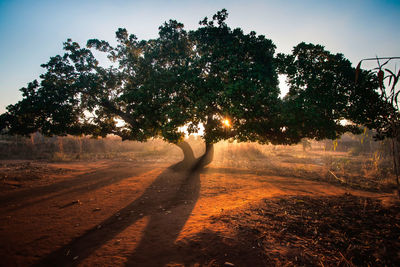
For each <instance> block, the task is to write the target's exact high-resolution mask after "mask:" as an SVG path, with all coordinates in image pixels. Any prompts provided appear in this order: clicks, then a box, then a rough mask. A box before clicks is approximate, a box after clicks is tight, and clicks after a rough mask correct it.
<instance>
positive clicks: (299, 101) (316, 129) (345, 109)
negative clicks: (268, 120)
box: [277, 43, 387, 140]
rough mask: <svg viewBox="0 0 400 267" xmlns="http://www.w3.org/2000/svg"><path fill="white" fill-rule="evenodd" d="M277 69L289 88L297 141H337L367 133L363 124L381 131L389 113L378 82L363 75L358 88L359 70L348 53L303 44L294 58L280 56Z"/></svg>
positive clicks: (289, 125) (291, 128)
mask: <svg viewBox="0 0 400 267" xmlns="http://www.w3.org/2000/svg"><path fill="white" fill-rule="evenodd" d="M277 64H278V71H279V73H280V74H284V75H286V76H287V82H288V84H289V92H288V94H287V95H286V96H285V98H284V100H283V102H284V103H283V105H284V107H285V110H284V112H283V114H284V117H285V119H284V120H285V123H286V125H285V127H286V134H287V135H288V136H289V137H290V138H291V139H298V138H315V139H317V140H321V139H324V138H329V139H336V138H339V137H340V136H341V135H342V134H343V133H345V132H352V133H361V130H360V127H359V126H360V125H365V126H368V127H369V128H377V127H379V125H380V119H381V118H382V117H384V116H386V114H387V106H386V105H385V103H384V102H382V100H381V99H380V97H379V94H378V92H377V89H378V80H377V79H376V77H375V76H374V75H371V74H370V73H369V72H368V71H363V70H361V71H360V72H359V82H358V83H355V82H354V75H355V68H353V67H352V66H351V63H350V61H348V60H347V59H346V58H345V57H344V56H343V55H342V54H331V53H330V52H329V51H327V50H325V49H324V47H323V46H321V45H314V44H306V43H300V44H298V45H297V46H295V47H294V49H293V52H292V54H290V55H284V54H278V55H277Z"/></svg>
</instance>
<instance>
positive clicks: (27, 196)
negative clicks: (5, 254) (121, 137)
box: [0, 167, 144, 212]
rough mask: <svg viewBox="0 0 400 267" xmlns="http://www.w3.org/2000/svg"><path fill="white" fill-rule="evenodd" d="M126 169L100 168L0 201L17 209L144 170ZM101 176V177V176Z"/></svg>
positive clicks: (82, 190) (4, 197)
mask: <svg viewBox="0 0 400 267" xmlns="http://www.w3.org/2000/svg"><path fill="white" fill-rule="evenodd" d="M125 169H126V168H124V169H123V170H122V169H121V168H115V169H111V170H110V169H108V167H103V168H99V169H97V170H95V171H92V172H90V173H84V174H81V175H78V176H76V177H74V178H72V179H68V180H64V181H61V182H57V183H54V184H50V185H45V186H40V187H36V188H29V189H26V190H22V191H18V192H12V193H9V194H6V195H3V196H0V202H1V203H2V204H3V208H4V211H5V212H7V211H15V210H18V209H22V208H26V207H29V206H32V205H35V204H37V203H40V202H44V201H49V200H51V199H54V198H57V197H62V196H65V195H71V194H73V193H74V194H83V193H86V192H89V191H95V190H97V189H99V188H102V187H106V186H108V185H111V184H114V183H117V182H120V181H122V180H124V179H127V178H129V177H132V176H135V175H139V174H141V173H142V172H143V171H144V170H143V169H141V168H135V169H134V170H132V169H129V170H125ZM99 176H101V177H100V178H99Z"/></svg>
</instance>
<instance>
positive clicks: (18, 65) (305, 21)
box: [0, 0, 400, 113]
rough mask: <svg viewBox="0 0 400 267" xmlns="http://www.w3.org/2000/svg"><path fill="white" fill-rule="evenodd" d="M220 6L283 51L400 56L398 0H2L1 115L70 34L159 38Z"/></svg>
mask: <svg viewBox="0 0 400 267" xmlns="http://www.w3.org/2000/svg"><path fill="white" fill-rule="evenodd" d="M222 8H226V9H227V10H228V12H229V18H228V25H230V26H231V27H232V28H235V27H241V28H242V29H243V30H244V31H245V32H249V31H252V30H254V31H256V32H257V34H263V35H265V36H267V37H268V38H270V39H272V41H273V42H274V43H275V44H276V46H277V51H278V52H285V53H289V52H290V51H291V49H292V47H293V46H295V45H296V44H298V43H299V42H301V41H305V42H311V43H315V44H322V45H324V46H325V47H326V49H328V50H330V51H331V52H335V53H339V52H340V53H343V54H344V55H345V56H346V57H347V58H348V59H350V60H351V61H352V62H353V64H354V65H356V64H357V62H358V61H359V60H360V59H362V58H366V57H375V56H376V55H378V56H400V34H399V31H398V24H399V18H400V0H396V1H394V0H392V1H385V0H380V1H378V0H375V1H372V0H371V1H369V0H364V1H361V0H336V1H321V0H319V1H316V0H302V1H293V0H292V1H290V0H281V1H278V0H271V1H267V0H266V1H252V0H247V1H242V0H231V1H226V0H213V1H208V0H205V1H178V0H165V1H152V0H147V1H134V0H132V1H128V0H111V1H106V0H97V1H94V0H80V1H76V0H69V1H56V0H52V1H50V0H49V1H47V0H43V1H41V0H31V1H27V0H26V1H22V0H8V1H7V0H0V36H1V38H0V113H3V112H4V111H5V108H6V106H7V105H9V104H13V103H15V102H17V101H18V100H20V99H21V94H20V92H19V88H21V87H23V86H25V85H26V84H27V83H28V82H30V81H32V80H33V79H36V78H38V76H39V75H40V73H42V68H41V67H40V64H42V63H45V62H47V60H48V59H49V57H50V56H54V55H56V54H60V53H62V43H63V42H64V41H65V40H66V39H67V38H72V39H73V40H74V41H77V42H79V43H81V44H85V43H86V41H87V39H90V38H98V39H104V40H107V41H111V42H112V41H113V40H114V33H115V31H116V30H117V29H118V28H119V27H124V28H126V29H127V30H128V31H129V32H130V33H134V34H136V35H137V36H138V37H139V39H148V38H154V37H156V36H157V29H158V26H160V25H161V24H162V23H163V22H164V21H167V20H169V19H176V20H178V21H180V22H182V23H184V24H185V27H186V28H187V29H195V28H196V27H197V25H198V22H199V20H200V19H202V18H203V17H205V16H208V17H210V16H212V15H213V14H214V13H215V12H216V11H218V10H221V9H222ZM398 67H400V66H398Z"/></svg>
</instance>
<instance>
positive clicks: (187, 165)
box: [173, 141, 214, 171]
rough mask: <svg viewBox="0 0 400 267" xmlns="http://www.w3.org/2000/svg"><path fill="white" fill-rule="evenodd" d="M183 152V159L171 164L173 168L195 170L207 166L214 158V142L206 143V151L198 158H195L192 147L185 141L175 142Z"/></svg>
mask: <svg viewBox="0 0 400 267" xmlns="http://www.w3.org/2000/svg"><path fill="white" fill-rule="evenodd" d="M176 145H177V146H178V147H179V148H180V149H181V150H182V153H183V160H182V161H180V162H178V163H177V164H175V165H174V166H173V169H177V170H178V169H179V170H181V169H187V170H192V171H193V170H196V169H199V168H202V167H204V166H207V165H208V164H210V163H211V162H212V161H213V159H214V144H208V143H206V151H205V152H204V154H203V155H202V156H200V157H199V158H195V156H194V153H193V150H192V147H191V146H190V145H189V143H188V142H186V141H181V142H179V143H177V144H176Z"/></svg>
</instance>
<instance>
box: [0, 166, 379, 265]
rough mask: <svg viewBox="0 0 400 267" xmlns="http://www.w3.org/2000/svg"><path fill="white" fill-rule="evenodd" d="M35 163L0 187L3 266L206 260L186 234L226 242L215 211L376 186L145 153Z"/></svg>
mask: <svg viewBox="0 0 400 267" xmlns="http://www.w3.org/2000/svg"><path fill="white" fill-rule="evenodd" d="M35 164H36V165H35V166H39V167H40V166H42V165H43V166H45V167H46V168H47V170H49V171H48V172H49V173H48V175H47V176H45V177H42V178H41V179H40V180H38V179H36V180H34V181H29V182H25V183H24V182H23V181H22V182H20V183H19V185H18V186H14V187H15V188H13V189H11V187H10V188H5V189H3V190H2V191H1V193H0V203H1V207H0V240H1V241H0V255H1V261H0V265H2V266H26V265H32V264H33V265H38V266H74V265H79V266H123V265H128V266H165V265H168V266H183V265H186V266H196V264H197V266H199V265H200V264H205V263H208V264H209V265H210V266H211V265H212V264H213V263H212V259H210V258H209V257H210V255H209V253H208V254H207V253H206V251H205V249H204V248H198V247H196V243H193V242H191V241H192V240H193V239H194V238H198V237H199V235H204V236H205V237H207V235H208V234H209V233H211V232H212V233H214V234H216V235H217V236H218V238H219V239H224V240H225V241H226V242H228V243H229V242H230V241H229V240H230V239H229V238H230V235H231V234H232V229H229V228H227V227H226V225H225V224H222V223H219V222H218V220H217V221H216V220H215V218H216V216H218V215H220V214H221V213H224V212H226V211H231V210H235V209H237V208H240V207H244V206H246V205H250V204H252V203H257V202H259V201H260V200H262V199H263V198H269V197H274V196H284V195H312V196H327V195H340V194H343V193H346V192H350V193H352V194H355V195H368V196H378V195H377V194H375V195H372V194H371V193H365V192H361V191H353V190H352V191H350V189H346V188H342V187H337V186H334V185H330V184H326V183H320V182H315V181H308V180H300V179H296V178H292V177H278V176H268V175H264V174H263V173H262V172H256V171H249V170H246V169H240V168H236V169H233V168H223V167H218V166H213V165H212V164H211V165H210V166H208V167H207V168H205V169H203V170H201V171H196V172H185V171H174V170H172V169H170V168H168V165H169V164H165V163H164V164H163V163H151V162H150V163H143V162H142V163H132V162H119V161H97V162H74V163H62V164H55V163H52V164H50V163H35ZM39 167H38V168H39ZM39 169H40V168H39ZM42 169H45V168H44V167H43V168H42ZM52 170H62V171H59V172H52ZM9 175H12V174H11V173H10V174H9ZM214 236H215V235H214ZM208 237H209V236H208ZM214 241H215V240H214ZM214 241H213V240H212V238H211V239H210V241H209V242H210V244H209V247H208V248H207V251H210V248H211V251H212V250H213V249H212V247H213V243H212V242H214ZM218 249H220V251H218ZM213 253H214V254H221V255H222V257H223V258H224V259H226V261H229V260H230V257H231V255H229V251H225V250H224V249H221V248H218V247H215V251H214V252H213ZM221 255H220V256H221ZM245 257H250V258H252V259H249V262H251V261H252V260H253V261H254V262H257V255H256V254H254V255H245ZM236 266H237V265H236Z"/></svg>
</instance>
